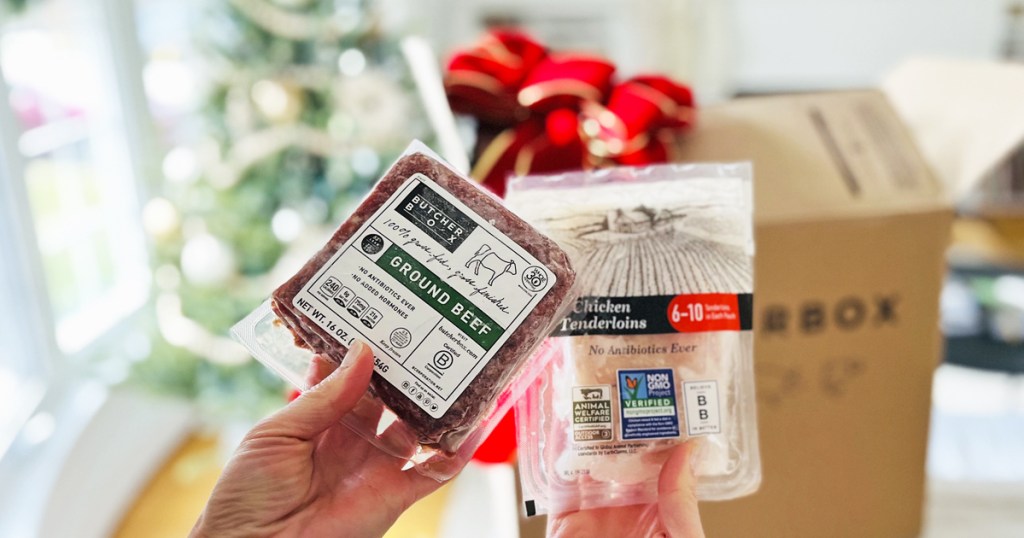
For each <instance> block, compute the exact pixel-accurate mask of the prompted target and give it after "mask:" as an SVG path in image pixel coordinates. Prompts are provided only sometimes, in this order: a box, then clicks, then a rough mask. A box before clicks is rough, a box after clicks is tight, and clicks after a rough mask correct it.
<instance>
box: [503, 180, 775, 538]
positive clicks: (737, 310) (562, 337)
mask: <svg viewBox="0 0 1024 538" xmlns="http://www.w3.org/2000/svg"><path fill="white" fill-rule="evenodd" d="M750 177H751V172H750V167H749V165H747V164H723V165H713V164H706V165H705V164H702V165H682V164H680V165H659V166H651V167H647V168H618V169H610V170H599V171H592V172H578V173H567V174H563V175H557V176H546V177H526V178H520V179H517V180H515V181H513V182H512V184H511V185H510V187H509V191H508V194H507V195H506V203H507V204H508V205H509V207H512V208H513V209H514V210H515V211H517V213H519V214H520V215H521V216H523V218H524V219H526V220H527V221H528V222H530V223H531V224H533V225H534V226H535V227H536V228H537V229H538V230H540V231H541V232H542V233H545V234H547V235H548V236H550V237H551V238H552V239H554V240H555V241H556V242H557V243H558V244H559V245H561V246H562V247H563V248H564V249H565V250H566V252H568V253H569V256H570V258H571V259H572V261H573V263H574V265H575V266H576V267H577V269H578V275H577V279H578V281H579V285H580V294H581V297H580V298H579V299H578V301H577V302H576V304H575V306H574V308H573V309H572V311H571V312H570V313H569V314H568V315H567V316H566V317H564V318H563V319H562V320H560V321H559V323H558V324H557V325H556V328H555V331H554V332H553V336H552V338H550V339H549V345H550V346H551V347H552V349H553V350H554V354H555V357H554V358H553V359H552V360H551V363H550V365H549V367H548V368H547V369H546V370H545V371H544V372H543V373H542V374H541V376H540V377H539V378H538V379H537V381H536V382H535V383H534V384H533V385H532V386H531V387H530V388H529V389H528V390H527V393H526V396H525V397H524V398H523V399H521V400H520V401H519V402H518V403H517V405H516V418H517V423H518V437H519V447H520V449H519V450H520V452H519V458H520V471H521V476H522V480H523V490H524V496H525V499H527V505H526V511H527V513H543V512H546V511H554V512H563V511H568V510H576V509H581V508H592V507H598V506H614V505H627V504H646V503H652V502H655V501H656V500H657V482H658V474H659V472H660V470H661V466H662V464H663V463H664V461H665V459H666V458H667V456H668V454H669V450H670V449H671V448H672V447H674V446H675V445H677V444H679V443H681V442H683V441H684V440H686V439H688V438H692V437H700V438H702V440H701V441H700V442H701V443H702V444H703V447H702V448H700V449H699V450H698V453H699V454H700V457H699V461H698V462H697V467H696V472H697V475H698V477H699V481H698V492H697V493H698V497H700V498H701V499H729V498H734V497H738V496H742V495H746V494H749V493H752V492H753V491H755V490H756V489H757V487H758V485H759V484H760V480H761V467H760V459H759V454H758V447H757V426H756V414H755V400H754V385H753V354H752V348H753V334H752V333H751V330H750V329H751V323H752V320H751V315H752V312H751V307H752V302H753V254H754V244H753V231H752V203H751V202H752V194H751V179H750ZM638 533H639V534H643V533H642V532H641V531H640V530H639V528H638Z"/></svg>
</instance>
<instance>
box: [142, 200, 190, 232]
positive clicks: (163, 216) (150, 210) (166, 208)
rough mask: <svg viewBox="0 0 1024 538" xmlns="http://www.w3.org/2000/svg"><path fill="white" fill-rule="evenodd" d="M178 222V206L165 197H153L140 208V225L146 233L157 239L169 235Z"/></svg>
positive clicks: (174, 229) (179, 217) (176, 228)
mask: <svg viewBox="0 0 1024 538" xmlns="http://www.w3.org/2000/svg"><path fill="white" fill-rule="evenodd" d="M180 224H181V216H180V215H179V214H178V208H176V207H174V204H172V203H171V202H170V201H169V200H167V199H166V198H160V197H157V198H153V199H152V200H150V201H149V202H146V206H145V207H144V208H142V227H143V228H145V230H146V233H148V234H149V235H151V236H153V237H155V238H157V239H165V238H167V237H169V236H171V235H172V234H173V233H174V232H176V231H177V230H178V226H179V225H180Z"/></svg>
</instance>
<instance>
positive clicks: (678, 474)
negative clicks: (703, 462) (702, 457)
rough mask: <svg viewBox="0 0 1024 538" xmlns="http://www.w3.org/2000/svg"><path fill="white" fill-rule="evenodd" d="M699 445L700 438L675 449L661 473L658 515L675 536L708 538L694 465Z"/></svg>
mask: <svg viewBox="0 0 1024 538" xmlns="http://www.w3.org/2000/svg"><path fill="white" fill-rule="evenodd" d="M697 448H698V446H697V442H695V441H688V442H686V443H683V444H681V445H679V446H677V447H675V448H674V449H672V454H671V455H670V456H669V458H668V460H667V461H665V465H664V466H662V468H661V474H660V475H659V476H658V515H659V516H660V517H661V522H662V525H664V527H665V531H666V532H667V533H668V535H669V536H671V537H672V538H704V527H703V525H701V522H700V511H699V510H698V509H697V492H696V487H697V478H696V476H695V475H694V469H693V463H694V462H693V460H694V457H693V456H694V452H696V450H697Z"/></svg>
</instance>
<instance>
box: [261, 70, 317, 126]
mask: <svg viewBox="0 0 1024 538" xmlns="http://www.w3.org/2000/svg"><path fill="white" fill-rule="evenodd" d="M250 94H251V96H252V102H253V104H255V105H256V110H258V111H259V112H260V114H261V115H262V116H263V117H264V118H266V119H268V120H270V121H271V122H273V123H293V122H295V121H296V120H298V119H299V117H300V116H301V115H302V109H303V108H304V99H303V95H302V90H301V89H299V88H298V87H296V86H295V85H293V84H289V83H286V82H283V81H279V80H269V79H264V80H260V81H257V82H256V83H255V84H253V86H252V91H251V92H250Z"/></svg>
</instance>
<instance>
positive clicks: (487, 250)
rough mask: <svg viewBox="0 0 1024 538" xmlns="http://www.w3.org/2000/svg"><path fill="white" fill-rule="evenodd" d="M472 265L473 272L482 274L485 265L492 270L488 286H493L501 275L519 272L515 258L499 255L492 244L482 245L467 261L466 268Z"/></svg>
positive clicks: (478, 274)
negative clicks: (481, 269)
mask: <svg viewBox="0 0 1024 538" xmlns="http://www.w3.org/2000/svg"><path fill="white" fill-rule="evenodd" d="M469 267H472V268H473V274H474V275H477V276H480V268H481V267H483V268H484V269H487V270H488V271H490V272H491V279H490V280H488V281H487V285H488V286H493V285H494V281H495V280H497V279H498V277H499V276H501V275H503V274H505V273H508V274H510V275H515V274H518V273H517V272H516V262H515V260H505V259H502V258H501V257H500V256H498V255H497V254H496V253H495V252H494V251H493V250H492V249H491V247H490V245H486V244H485V245H482V246H481V247H480V248H479V249H478V250H477V251H476V254H473V257H472V258H470V259H469V261H468V262H466V268H469Z"/></svg>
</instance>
